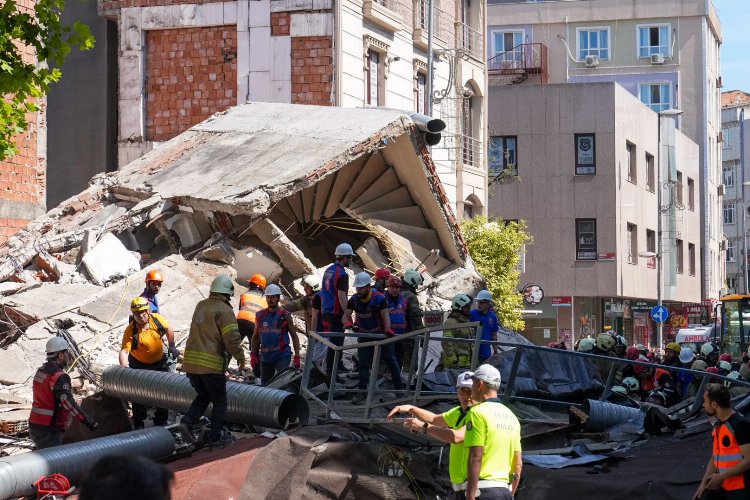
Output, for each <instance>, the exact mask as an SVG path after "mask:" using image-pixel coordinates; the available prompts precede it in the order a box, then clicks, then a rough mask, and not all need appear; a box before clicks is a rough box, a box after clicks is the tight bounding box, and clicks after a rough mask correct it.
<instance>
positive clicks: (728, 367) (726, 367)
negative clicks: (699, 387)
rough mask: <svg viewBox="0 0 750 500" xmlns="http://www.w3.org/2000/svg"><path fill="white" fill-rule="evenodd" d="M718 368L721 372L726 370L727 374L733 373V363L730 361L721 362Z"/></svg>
mask: <svg viewBox="0 0 750 500" xmlns="http://www.w3.org/2000/svg"><path fill="white" fill-rule="evenodd" d="M716 368H718V369H719V370H724V371H725V372H727V373H728V372H731V371H732V363H730V362H729V361H719V363H718V364H717V365H716Z"/></svg>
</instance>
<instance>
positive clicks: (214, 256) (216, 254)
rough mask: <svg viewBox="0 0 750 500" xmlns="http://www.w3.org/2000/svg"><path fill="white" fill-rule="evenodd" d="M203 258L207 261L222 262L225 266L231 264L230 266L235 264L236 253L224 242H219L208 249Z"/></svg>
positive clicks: (202, 254)
mask: <svg viewBox="0 0 750 500" xmlns="http://www.w3.org/2000/svg"><path fill="white" fill-rule="evenodd" d="M201 256H202V257H203V258H204V259H206V260H212V261H214V262H222V263H224V264H229V265H230V266H231V265H233V264H234V252H233V251H232V249H231V248H229V246H228V245H227V244H226V243H224V242H219V243H217V244H215V245H211V246H210V247H208V248H206V249H205V250H203V252H202V253H201Z"/></svg>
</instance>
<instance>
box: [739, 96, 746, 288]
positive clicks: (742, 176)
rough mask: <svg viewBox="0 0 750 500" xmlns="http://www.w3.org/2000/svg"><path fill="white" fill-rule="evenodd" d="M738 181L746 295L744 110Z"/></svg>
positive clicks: (742, 110)
mask: <svg viewBox="0 0 750 500" xmlns="http://www.w3.org/2000/svg"><path fill="white" fill-rule="evenodd" d="M740 179H742V187H741V189H742V266H743V269H744V273H743V280H742V281H743V282H744V287H743V288H744V290H745V294H747V293H748V286H747V230H746V229H745V217H746V216H747V206H746V205H745V109H744V108H743V109H741V110H740Z"/></svg>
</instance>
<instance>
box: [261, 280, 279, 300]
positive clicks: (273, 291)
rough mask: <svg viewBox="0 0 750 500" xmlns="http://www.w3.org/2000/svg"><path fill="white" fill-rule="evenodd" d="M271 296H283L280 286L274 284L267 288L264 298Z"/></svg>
mask: <svg viewBox="0 0 750 500" xmlns="http://www.w3.org/2000/svg"><path fill="white" fill-rule="evenodd" d="M269 295H278V296H281V288H280V287H279V285H276V284H274V283H271V284H270V285H268V286H267V287H266V289H265V290H264V291H263V296H264V297H268V296H269Z"/></svg>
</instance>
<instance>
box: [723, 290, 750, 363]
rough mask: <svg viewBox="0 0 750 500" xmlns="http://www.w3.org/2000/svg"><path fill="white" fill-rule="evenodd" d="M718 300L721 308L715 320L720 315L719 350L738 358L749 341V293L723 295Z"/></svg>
mask: <svg viewBox="0 0 750 500" xmlns="http://www.w3.org/2000/svg"><path fill="white" fill-rule="evenodd" d="M719 301H720V308H721V310H720V315H719V314H717V315H716V321H718V319H719V316H721V329H720V330H719V331H720V332H721V339H720V341H719V345H720V346H721V351H722V352H728V353H729V354H731V355H732V357H733V358H736V359H739V358H741V357H742V354H743V353H744V352H745V350H746V349H747V345H748V343H749V342H750V295H748V294H733V295H725V296H723V297H721V298H720V299H719Z"/></svg>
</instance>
